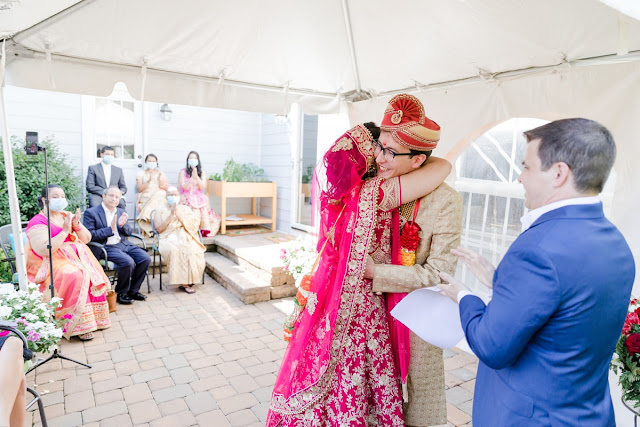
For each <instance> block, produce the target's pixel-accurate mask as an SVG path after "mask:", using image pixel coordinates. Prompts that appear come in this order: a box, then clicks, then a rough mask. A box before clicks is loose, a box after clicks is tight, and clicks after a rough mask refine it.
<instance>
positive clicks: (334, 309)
mask: <svg viewBox="0 0 640 427" xmlns="http://www.w3.org/2000/svg"><path fill="white" fill-rule="evenodd" d="M371 141H372V137H371V134H370V133H369V131H368V130H367V129H366V128H365V127H364V126H361V125H359V126H356V127H355V128H353V129H351V130H349V131H348V132H347V133H345V134H344V135H343V136H342V137H341V138H339V139H338V140H337V141H336V143H335V144H334V146H333V147H332V148H331V149H330V150H329V152H328V153H327V154H326V155H325V158H324V166H325V167H326V169H327V170H326V179H327V181H326V182H325V183H324V187H325V188H324V189H323V191H322V193H321V197H320V224H321V225H320V231H319V241H318V249H320V248H322V247H323V245H325V242H326V246H325V247H324V250H323V252H322V255H321V257H320V260H319V263H318V268H317V270H316V271H315V273H314V274H313V278H312V281H311V283H312V285H311V290H310V292H311V294H310V295H311V296H310V297H309V299H308V302H307V306H306V308H305V310H304V311H303V312H302V314H301V316H300V318H299V320H298V322H297V324H296V326H295V330H294V333H293V338H292V340H291V342H290V343H289V346H288V347H287V350H286V352H285V355H284V358H283V362H282V365H281V368H280V372H279V374H278V378H277V380H276V383H275V386H274V390H273V399H272V403H271V409H272V411H270V413H269V417H268V418H267V425H268V426H275V425H278V423H279V418H280V416H279V415H278V413H279V414H291V413H300V412H302V411H304V410H305V409H306V408H308V407H309V406H311V405H312V404H314V403H315V402H317V401H318V400H319V399H320V398H322V397H323V396H324V395H325V393H326V392H327V390H328V389H329V383H328V382H329V381H330V379H331V378H330V375H324V374H325V373H326V372H327V369H328V368H329V366H330V362H331V350H332V348H331V345H332V342H333V339H334V331H335V327H336V318H337V315H338V312H339V308H340V304H341V302H342V297H343V285H344V281H345V278H348V275H347V272H348V271H350V273H349V274H353V271H354V267H355V269H356V270H357V274H359V275H360V277H362V275H363V274H364V263H363V262H362V260H355V259H354V255H353V252H352V246H353V245H354V243H355V244H356V245H363V246H368V242H370V239H371V238H372V236H373V230H374V226H375V218H370V219H369V220H367V221H365V222H366V223H368V227H367V228H368V229H366V230H364V229H363V227H362V226H360V228H357V227H356V224H357V223H358V222H359V221H358V220H359V219H361V218H359V217H358V214H359V202H360V189H361V187H362V184H363V180H362V176H363V175H364V174H365V172H366V171H367V169H368V167H369V165H370V160H373V148H372V146H371ZM363 151H364V152H363ZM317 183H318V178H317V176H316V177H314V187H315V185H316V184H317ZM321 186H322V185H321ZM372 200H373V201H375V200H374V199H372ZM362 208H366V209H363V212H367V213H369V214H371V215H372V212H374V211H375V210H374V209H369V207H368V206H366V207H365V206H364V205H363V206H362ZM332 228H333V231H332V230H331V229H332ZM356 230H357V231H356ZM356 234H357V235H356ZM356 240H357V241H356ZM358 242H362V243H358ZM365 249H366V248H365ZM362 252H363V253H364V250H363V251H362ZM354 262H358V265H354V264H353V263H354ZM312 294H313V295H312ZM334 345H336V344H334Z"/></svg>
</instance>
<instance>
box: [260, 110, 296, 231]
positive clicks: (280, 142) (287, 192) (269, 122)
mask: <svg viewBox="0 0 640 427" xmlns="http://www.w3.org/2000/svg"><path fill="white" fill-rule="evenodd" d="M274 117H275V116H274V115H273V114H262V126H261V129H262V153H261V167H262V168H263V169H264V171H265V174H266V176H267V177H268V179H269V180H272V181H276V182H277V183H278V200H277V203H278V207H277V213H276V215H277V220H276V228H277V229H278V230H280V231H283V232H287V233H288V232H289V231H290V230H291V184H292V183H291V181H292V172H293V164H292V158H291V146H290V143H289V140H290V132H292V131H293V129H292V125H291V124H290V123H289V124H284V125H281V124H277V123H276V122H275V121H274ZM260 210H261V212H262V216H266V217H269V218H270V217H271V200H267V199H261V200H260Z"/></svg>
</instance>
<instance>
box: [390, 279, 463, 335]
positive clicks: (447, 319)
mask: <svg viewBox="0 0 640 427" xmlns="http://www.w3.org/2000/svg"><path fill="white" fill-rule="evenodd" d="M439 290H440V289H439V288H438V287H437V286H433V287H431V288H422V289H418V290H415V291H413V292H411V293H410V294H409V295H407V296H406V297H404V299H403V300H402V301H400V303H399V304H398V305H396V306H395V307H394V308H393V310H391V315H392V316H393V317H395V318H396V319H398V320H399V321H400V322H402V323H403V324H404V325H405V326H406V327H407V328H409V329H411V330H412V331H413V332H414V333H415V334H416V335H418V336H419V337H420V338H422V339H423V340H425V341H426V342H428V343H430V344H433V345H435V346H437V347H440V348H452V347H454V346H455V345H456V344H458V342H460V340H461V339H462V338H463V337H464V332H463V330H462V324H461V323H460V311H459V310H458V304H456V303H454V302H453V301H451V300H450V299H449V298H447V297H445V296H444V295H440V294H439V293H438V292H437V291H439Z"/></svg>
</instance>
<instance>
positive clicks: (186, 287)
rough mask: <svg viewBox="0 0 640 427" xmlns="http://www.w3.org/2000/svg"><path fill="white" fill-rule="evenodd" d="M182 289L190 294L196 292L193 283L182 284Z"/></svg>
mask: <svg viewBox="0 0 640 427" xmlns="http://www.w3.org/2000/svg"><path fill="white" fill-rule="evenodd" d="M180 289H182V290H183V291H185V292H186V293H188V294H195V293H196V290H195V289H193V285H190V286H180Z"/></svg>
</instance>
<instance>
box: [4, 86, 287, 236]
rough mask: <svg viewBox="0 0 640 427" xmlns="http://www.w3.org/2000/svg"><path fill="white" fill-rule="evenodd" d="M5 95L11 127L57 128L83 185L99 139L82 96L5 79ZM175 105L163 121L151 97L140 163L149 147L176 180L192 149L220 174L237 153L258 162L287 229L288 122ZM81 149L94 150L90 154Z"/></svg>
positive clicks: (245, 202) (246, 202)
mask: <svg viewBox="0 0 640 427" xmlns="http://www.w3.org/2000/svg"><path fill="white" fill-rule="evenodd" d="M5 96H6V101H7V113H8V124H9V132H10V134H11V135H16V136H19V137H20V138H24V135H25V132H26V131H37V132H38V133H39V136H40V139H41V140H43V139H45V138H46V137H47V136H53V137H54V138H55V140H56V141H57V143H58V146H59V148H60V150H61V151H62V152H63V153H65V154H67V155H68V158H69V163H70V164H71V165H72V167H73V168H74V171H75V172H76V174H77V175H78V176H80V177H81V178H82V183H83V184H82V185H83V188H84V177H85V176H86V170H87V168H88V166H89V165H91V164H94V163H95V162H96V159H95V157H93V156H94V155H93V152H94V151H93V150H95V147H93V144H92V143H91V142H90V141H86V142H85V144H84V146H83V139H82V138H83V135H82V129H83V116H82V114H83V110H82V96H81V95H74V94H65V93H58V92H48V91H40V90H32V89H23V88H17V87H7V88H6V91H5ZM171 109H172V110H173V114H172V117H171V120H169V121H165V120H164V119H163V118H162V116H161V114H160V104H157V103H145V105H144V112H143V114H142V117H144V119H143V121H144V124H141V126H142V127H143V131H142V132H141V135H142V144H141V147H142V149H141V152H140V154H142V156H143V159H141V160H140V163H143V161H144V155H146V154H148V153H154V154H156V155H157V156H158V161H159V164H160V168H161V169H162V170H163V171H164V172H165V173H166V174H167V177H168V179H169V182H170V183H171V184H172V185H175V184H176V183H177V178H178V172H179V171H180V169H182V168H184V166H185V163H186V158H187V154H188V153H189V151H191V150H195V151H198V153H199V154H200V157H201V160H202V163H203V166H204V170H205V172H206V173H207V175H213V174H215V173H220V174H222V170H223V168H224V164H225V162H226V161H227V160H228V159H229V158H231V157H233V159H234V160H235V161H237V162H240V163H247V162H251V163H254V164H255V165H257V166H259V167H261V168H263V169H264V170H265V178H266V179H267V180H274V181H276V182H277V183H278V212H277V216H278V221H277V228H278V229H279V230H282V231H289V230H290V223H291V221H290V215H291V208H290V200H291V195H290V193H291V181H292V177H291V174H292V167H291V165H292V160H291V149H290V143H289V139H290V133H289V132H290V126H289V125H278V124H276V123H275V122H274V120H273V115H271V114H261V113H252V112H244V111H234V110H222V109H214V108H201V107H192V106H185V105H174V104H172V105H171ZM85 120H88V118H85ZM89 145H91V147H90V146H89ZM83 149H84V150H91V153H88V155H87V156H85V160H83ZM85 163H86V164H85ZM259 206H260V210H261V214H262V215H263V216H267V217H270V216H271V202H270V201H269V200H262V201H261V203H260V205H259ZM212 207H213V209H214V210H215V211H216V212H220V199H219V198H218V197H212ZM250 210H251V200H250V199H229V202H228V213H230V214H232V213H247V212H250Z"/></svg>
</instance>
